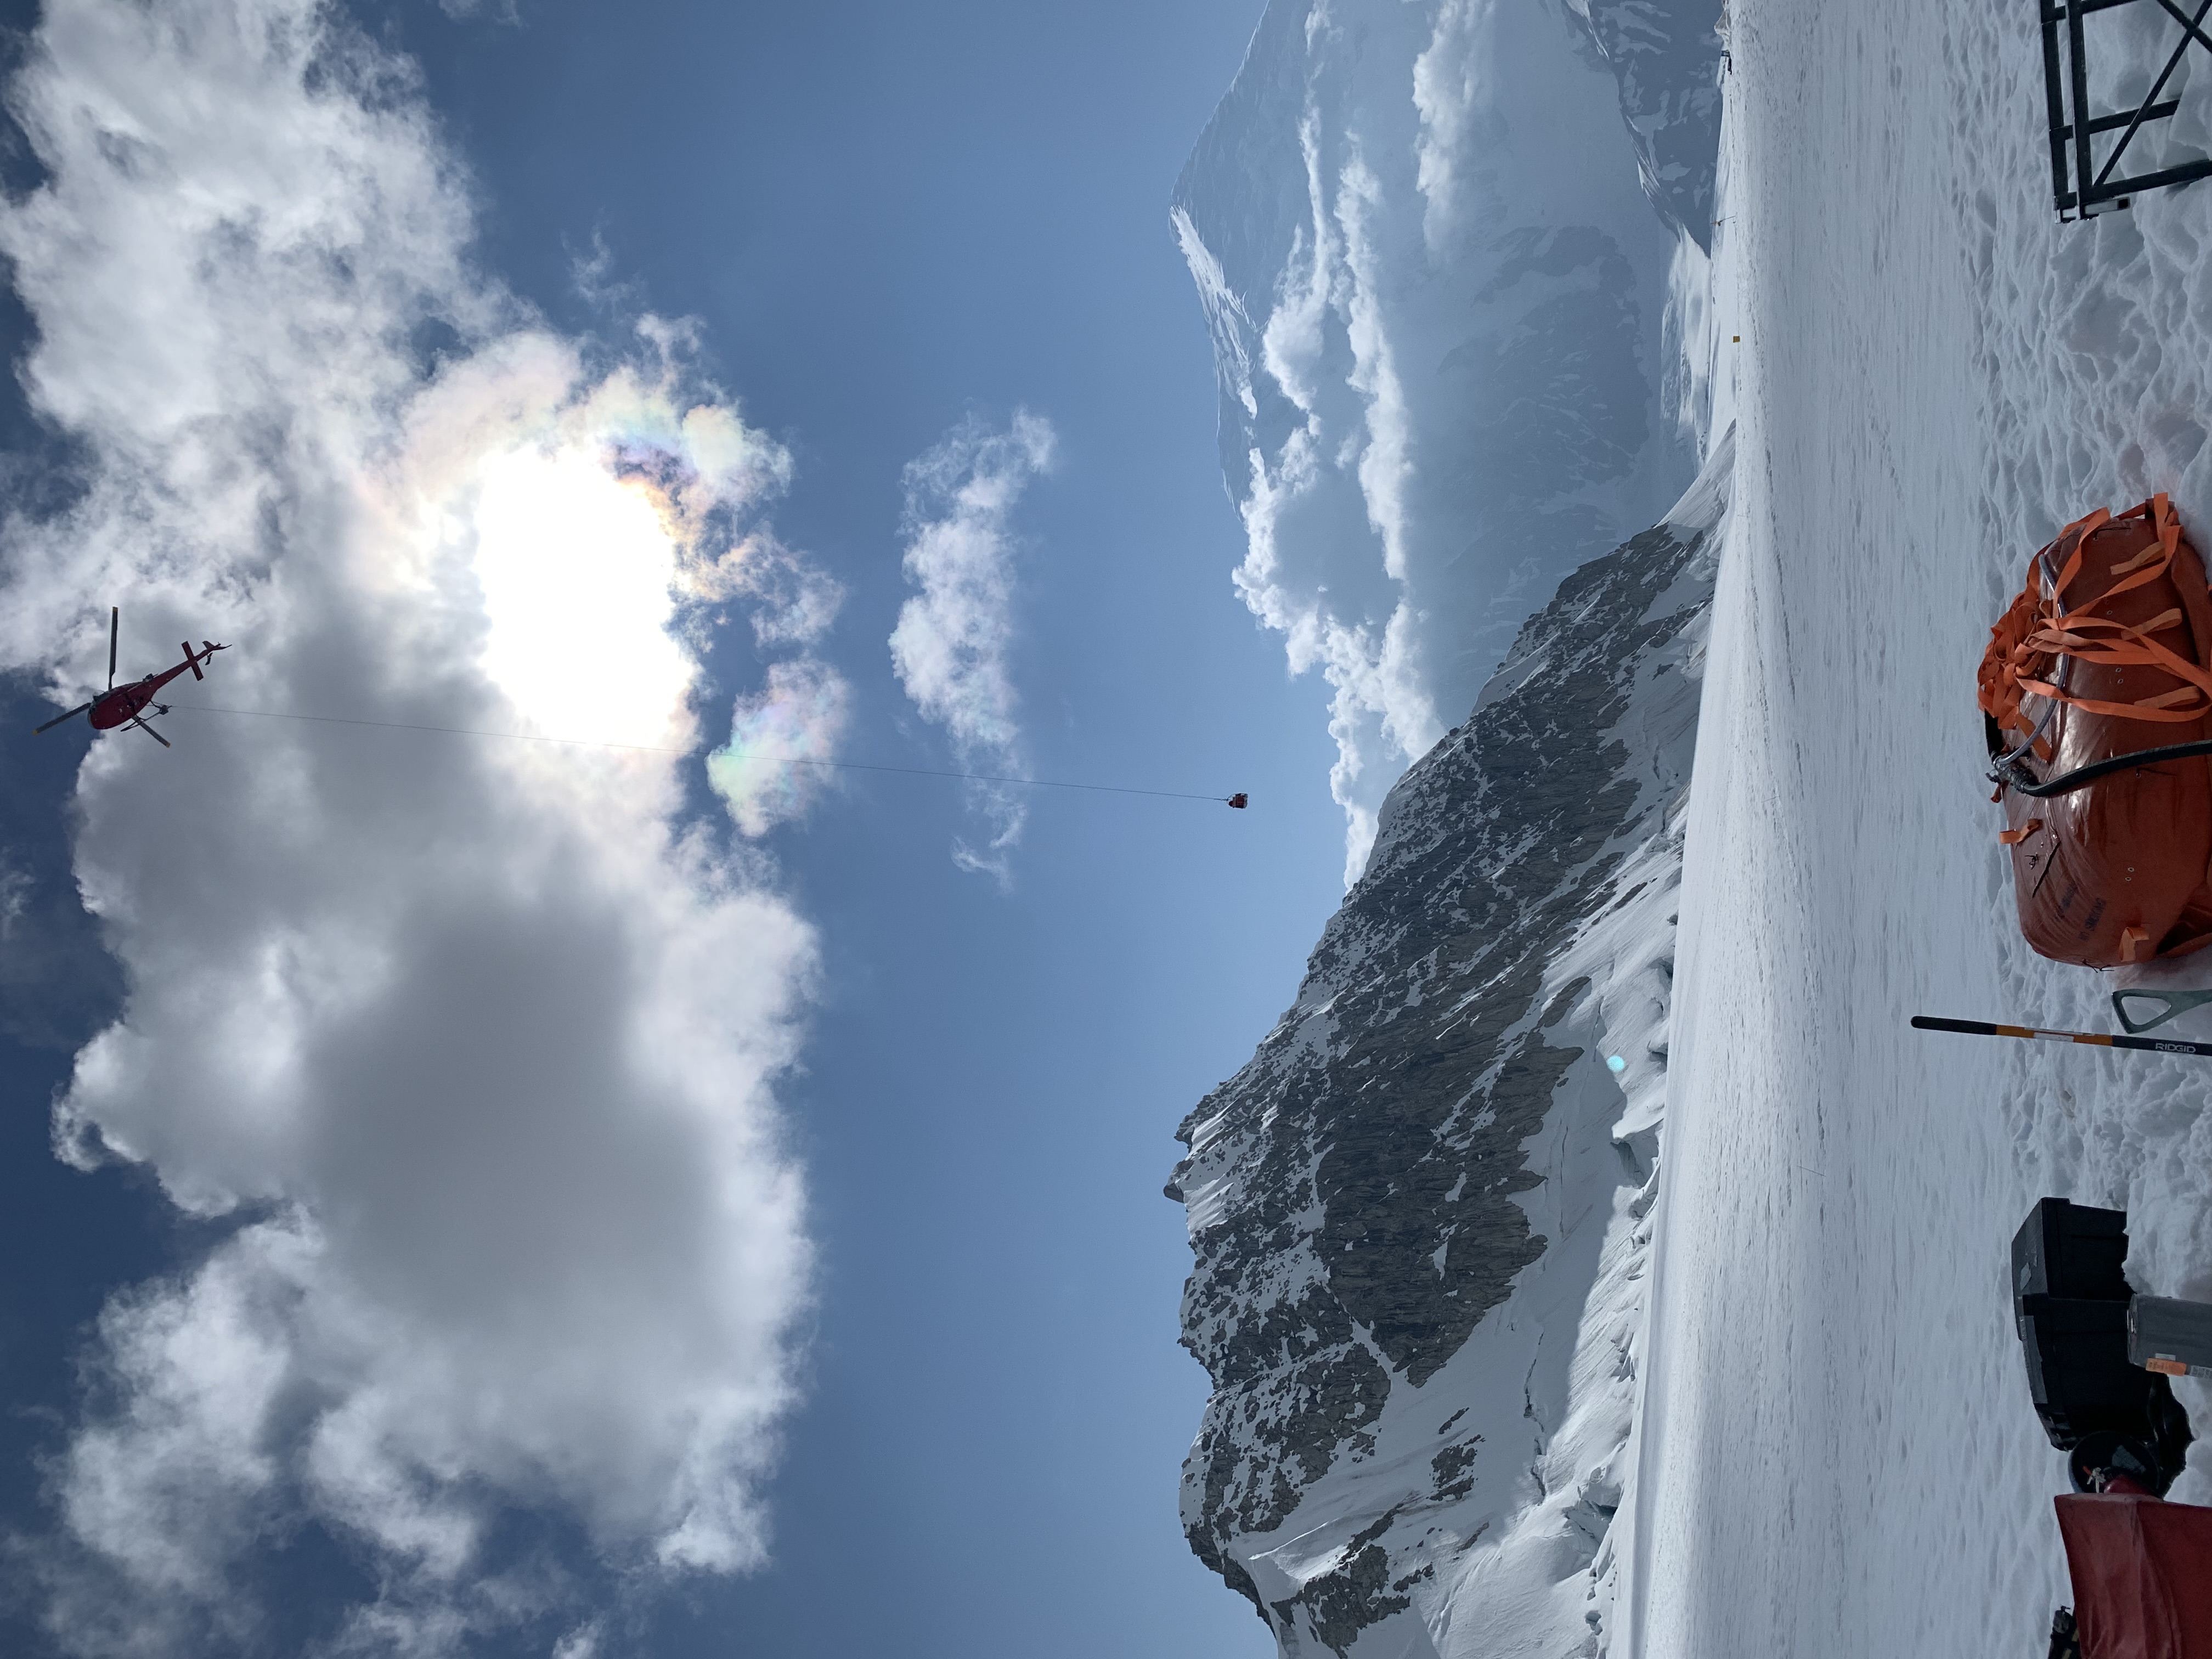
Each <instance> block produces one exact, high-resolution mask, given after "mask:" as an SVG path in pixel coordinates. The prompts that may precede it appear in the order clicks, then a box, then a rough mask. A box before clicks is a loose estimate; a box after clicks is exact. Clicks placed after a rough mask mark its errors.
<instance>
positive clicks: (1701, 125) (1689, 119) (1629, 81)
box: [1567, 0, 1728, 252]
mask: <svg viewBox="0 0 2212 1659" xmlns="http://www.w3.org/2000/svg"><path fill="white" fill-rule="evenodd" d="M1567 3H1568V4H1569V5H1570V6H1571V7H1572V8H1573V9H1575V11H1576V12H1577V13H1578V14H1579V15H1581V17H1582V20H1583V22H1584V23H1585V24H1586V25H1587V26H1588V27H1589V33H1590V40H1591V41H1592V43H1593V44H1594V45H1595V46H1596V47H1597V50H1598V52H1599V54H1600V55H1601V57H1603V58H1604V59H1605V62H1606V65H1607V68H1609V69H1611V70H1612V71H1613V78H1614V79H1615V80H1616V81H1617V82H1620V113H1621V118H1622V119H1624V120H1625V121H1626V122H1627V124H1628V137H1629V142H1630V143H1632V145H1634V147H1635V149H1636V166H1637V171H1638V173H1639V174H1640V175H1641V177H1642V179H1643V180H1644V193H1645V194H1646V195H1648V196H1650V198H1651V202H1652V205H1653V206H1655V207H1656V208H1657V209H1658V210H1659V212H1660V215H1661V216H1662V217H1663V218H1664V219H1665V220H1666V221H1667V222H1668V224H1670V225H1672V226H1674V228H1676V229H1677V230H1680V232H1682V233H1683V234H1685V235H1686V236H1688V237H1689V238H1690V239H1691V240H1692V241H1694V242H1696V243H1697V245H1698V246H1699V247H1700V248H1702V249H1704V250H1705V251H1706V252H1711V251H1712V246H1713V158H1714V156H1715V155H1716V154H1717V152H1718V150H1719V149H1720V141H1721V85H1720V67H1721V51H1722V41H1721V30H1722V27H1723V17H1724V16H1725V15H1726V13H1727V10H1728V6H1727V0H1567Z"/></svg>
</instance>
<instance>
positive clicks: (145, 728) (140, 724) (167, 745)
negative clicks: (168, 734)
mask: <svg viewBox="0 0 2212 1659" xmlns="http://www.w3.org/2000/svg"><path fill="white" fill-rule="evenodd" d="M131 725H133V726H137V728H138V729H139V730H140V731H141V732H144V733H145V734H146V735H147V736H148V737H149V738H153V739H154V741H155V742H156V743H158V744H161V747H162V748H164V749H173V748H174V747H176V745H175V744H173V743H171V742H170V741H169V740H168V739H167V738H165V737H163V736H162V735H161V733H160V732H156V731H155V729H154V728H153V727H152V726H149V725H147V724H146V722H145V721H143V720H132V721H131Z"/></svg>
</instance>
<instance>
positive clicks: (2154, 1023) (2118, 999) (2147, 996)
mask: <svg viewBox="0 0 2212 1659" xmlns="http://www.w3.org/2000/svg"><path fill="white" fill-rule="evenodd" d="M2130 997H2141V998H2142V999H2144V1000H2146V1001H2148V1002H2151V1003H2154V1004H2156V1005H2157V1010H2156V1012H2154V1013H2153V1014H2152V1015H2151V1017H2150V1018H2148V1019H2130V1018H2128V999H2129V998H2130ZM2208 1002H2212V991H2140V990H2130V991H2115V992H2113V993H2112V1013H2113V1015H2114V1017H2115V1018H2118V1020H2119V1022H2120V1025H2121V1028H2122V1029H2123V1030H2125V1031H2126V1032H2127V1033H2128V1035H2129V1036H2135V1035H2136V1034H2137V1033H2139V1032H2142V1031H2148V1030H2154V1028H2156V1027H2158V1026H2160V1025H2163V1024H2166V1021H2168V1020H2169V1019H2172V1018H2173V1017H2174V1016H2175V1015H2176V1014H2185V1013H2187V1012H2189V1011H2190V1010H2191V1008H2201V1007H2203V1006H2204V1005H2205V1004H2206V1003H2208Z"/></svg>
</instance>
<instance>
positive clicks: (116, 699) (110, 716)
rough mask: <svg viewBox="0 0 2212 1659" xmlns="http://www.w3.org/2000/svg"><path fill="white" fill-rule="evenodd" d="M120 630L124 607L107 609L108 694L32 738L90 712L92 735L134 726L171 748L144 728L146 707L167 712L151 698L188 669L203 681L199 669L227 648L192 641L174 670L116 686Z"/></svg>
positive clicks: (59, 717)
mask: <svg viewBox="0 0 2212 1659" xmlns="http://www.w3.org/2000/svg"><path fill="white" fill-rule="evenodd" d="M122 626H123V607H122V606H120V605H110V606H108V608H107V690H105V691H103V692H101V693H100V696H96V697H94V699H93V700H92V701H91V702H81V703H79V704H78V705H77V706H76V708H72V709H70V711H69V713H68V714H57V715H55V716H54V717H53V719H52V720H48V721H47V722H46V724H45V725H44V726H33V728H32V731H31V735H32V736H33V737H36V736H37V735H38V734H39V733H40V732H51V731H52V730H53V728H54V727H55V726H59V725H60V724H61V723H62V722H63V721H64V720H75V719H76V717H77V716H78V715H79V714H86V713H87V712H88V711H89V714H90V716H91V720H92V728H93V730H94V731H95V732H105V731H107V730H109V729H110V728H111V727H113V726H137V728H138V729H139V730H140V731H142V732H144V733H145V734H146V735H147V736H148V737H149V738H153V739H154V741H155V742H156V743H158V744H161V747H162V748H164V749H167V748H169V747H170V746H171V745H170V743H169V740H168V739H167V738H165V737H163V736H162V735H161V733H160V732H156V731H155V729H154V728H153V727H152V726H149V725H147V724H146V720H145V714H146V709H147V708H148V706H149V705H151V707H152V708H153V710H154V712H155V714H167V713H168V712H169V708H168V705H167V703H160V702H154V694H155V692H156V691H159V690H161V688H162V687H163V686H165V685H167V684H168V683H169V682H170V681H171V680H173V679H174V678H177V676H178V675H179V674H181V673H183V672H184V671H185V670H186V669H187V668H189V669H191V671H192V678H194V679H196V680H204V679H205V678H207V676H206V675H204V674H203V673H201V672H200V665H201V664H202V663H204V662H207V661H210V659H213V657H214V656H215V653H216V652H218V651H228V650H229V649H230V647H228V646H227V645H217V644H216V642H215V641H213V640H202V641H200V645H201V647H202V648H201V649H199V650H197V651H195V650H193V649H192V643H191V641H190V640H187V641H185V643H184V645H183V646H182V647H180V648H181V649H182V650H183V652H184V653H185V659H184V660H183V661H182V662H180V663H179V664H178V665H176V666H175V667H174V668H172V669H168V670H167V671H164V672H162V673H159V674H149V675H147V676H146V678H144V679H143V680H133V681H131V684H128V685H122V686H118V684H116V683H115V641H116V635H117V634H118V632H119V631H120V630H121V629H122Z"/></svg>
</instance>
